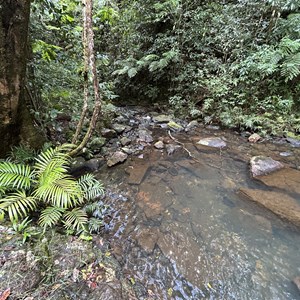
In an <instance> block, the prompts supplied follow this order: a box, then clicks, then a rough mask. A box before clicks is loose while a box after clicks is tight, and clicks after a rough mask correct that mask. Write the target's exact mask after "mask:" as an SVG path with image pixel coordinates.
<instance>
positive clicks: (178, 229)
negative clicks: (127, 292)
mask: <svg viewBox="0 0 300 300" xmlns="http://www.w3.org/2000/svg"><path fill="white" fill-rule="evenodd" d="M184 156H185V158H184ZM199 157H200V156H199ZM199 159H201V161H200V163H199V162H198V161H197V162H196V161H193V160H191V159H189V158H187V157H186V155H184V154H182V155H181V156H177V158H176V159H175V158H173V160H170V157H163V156H162V157H161V158H160V159H157V157H156V158H155V160H154V159H152V161H151V164H150V165H151V167H149V170H148V172H147V173H146V175H145V177H144V179H143V181H142V183H141V184H140V185H139V186H138V187H136V186H133V187H132V188H131V187H127V188H128V189H129V191H130V194H131V198H132V200H133V201H134V203H135V204H136V211H135V212H134V213H133V212H132V216H130V217H129V218H132V221H131V222H129V223H128V225H127V227H128V228H127V229H126V230H123V229H124V228H123V229H122V232H121V233H120V230H118V231H117V233H118V238H119V236H120V235H122V234H123V237H122V238H123V242H122V245H121V247H122V263H123V266H124V272H125V273H126V272H127V273H128V277H129V278H134V282H135V284H136V287H137V294H138V297H139V299H239V300H240V299H251V300H254V299H274V300H275V299H276V300H277V299H283V300H289V299H299V292H298V290H297V289H296V287H295V286H294V284H293V283H292V279H293V278H294V277H296V276H299V274H300V251H299V250H300V234H299V232H297V230H295V229H293V228H291V227H289V226H286V225H285V224H284V223H283V222H282V221H280V220H279V219H278V218H277V217H275V216H274V215H272V214H271V213H269V212H267V211H266V210H264V209H262V208H260V207H258V206H256V205H255V204H253V203H248V202H247V201H246V200H244V199H241V198H240V197H239V195H238V194H237V190H238V189H239V188H240V187H247V186H249V185H251V186H255V185H256V184H258V183H255V182H253V181H252V180H251V179H250V178H249V177H248V170H247V168H248V167H247V164H246V163H244V162H242V161H240V160H236V157H230V155H229V154H226V153H222V155H220V153H219V152H217V153H201V157H200V158H199ZM132 164H133V166H134V167H135V168H137V167H138V164H139V162H133V163H132ZM127 217H128V216H127Z"/></svg>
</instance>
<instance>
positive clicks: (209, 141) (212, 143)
mask: <svg viewBox="0 0 300 300" xmlns="http://www.w3.org/2000/svg"><path fill="white" fill-rule="evenodd" d="M197 145H203V146H208V147H212V148H224V147H226V146H227V144H226V142H225V141H224V140H223V139H221V138H219V137H208V138H203V139H200V140H199V142H197Z"/></svg>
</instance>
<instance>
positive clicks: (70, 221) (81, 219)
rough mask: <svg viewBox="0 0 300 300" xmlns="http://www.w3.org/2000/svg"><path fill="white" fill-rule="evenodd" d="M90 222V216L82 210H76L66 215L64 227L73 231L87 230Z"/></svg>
mask: <svg viewBox="0 0 300 300" xmlns="http://www.w3.org/2000/svg"><path fill="white" fill-rule="evenodd" d="M87 222H88V216H87V214H86V213H85V211H83V210H82V209H80V208H74V209H72V210H71V211H67V212H66V213H65V214H64V223H65V224H64V226H65V228H66V229H73V230H75V231H77V232H78V231H82V230H85V226H86V225H87Z"/></svg>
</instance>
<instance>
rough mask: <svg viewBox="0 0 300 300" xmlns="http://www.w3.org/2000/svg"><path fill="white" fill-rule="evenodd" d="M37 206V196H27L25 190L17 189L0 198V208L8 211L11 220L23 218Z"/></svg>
mask: <svg viewBox="0 0 300 300" xmlns="http://www.w3.org/2000/svg"><path fill="white" fill-rule="evenodd" d="M36 207H37V201H36V198H35V197H33V196H27V195H26V193H25V191H24V190H21V191H17V192H15V193H13V194H10V195H8V196H7V197H5V198H2V199H0V210H4V211H7V212H8V216H9V219H10V220H11V222H14V220H18V219H19V217H21V218H23V217H26V216H27V215H28V213H29V212H30V211H33V210H34V209H35V208H36Z"/></svg>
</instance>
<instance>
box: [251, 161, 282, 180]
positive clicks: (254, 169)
mask: <svg viewBox="0 0 300 300" xmlns="http://www.w3.org/2000/svg"><path fill="white" fill-rule="evenodd" d="M250 167H251V174H252V176H253V177H256V176H261V175H266V174H268V173H271V172H274V171H277V170H280V169H282V168H284V165H283V164H282V163H281V162H279V161H277V160H274V159H272V158H271V157H266V156H253V157H252V158H251V160H250Z"/></svg>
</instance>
